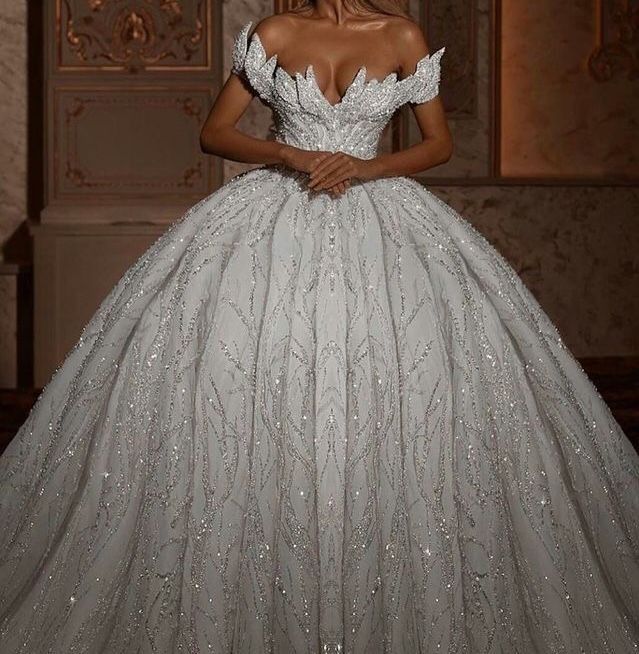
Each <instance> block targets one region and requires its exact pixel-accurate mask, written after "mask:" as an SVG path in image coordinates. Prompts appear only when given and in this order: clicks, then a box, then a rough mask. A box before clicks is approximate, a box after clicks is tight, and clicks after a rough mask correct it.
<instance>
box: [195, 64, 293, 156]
mask: <svg viewBox="0 0 639 654" xmlns="http://www.w3.org/2000/svg"><path fill="white" fill-rule="evenodd" d="M252 99H253V93H252V92H251V90H250V89H249V88H248V85H247V84H246V82H244V81H243V80H242V79H240V77H239V76H237V75H235V74H233V73H232V74H231V75H230V76H229V78H228V80H227V81H226V83H225V84H224V86H223V87H222V90H221V91H220V93H219V95H218V96H217V98H216V100H215V103H214V104H213V107H212V108H211V111H210V112H209V115H208V117H207V118H206V121H205V122H204V125H203V127H202V131H201V133H200V147H201V149H202V152H205V153H207V154H214V155H217V156H219V157H224V158H225V159H232V160H233V161H242V162H244V163H257V164H271V163H275V164H283V163H284V150H285V148H286V147H287V146H286V145H285V144H283V143H278V142H277V141H268V140H266V139H259V138H254V137H252V136H248V135H247V134H244V133H243V132H241V131H240V130H239V129H237V127H236V124H237V122H238V121H239V119H240V118H241V117H242V115H243V114H244V112H245V111H246V109H247V108H248V106H249V104H250V103H251V100H252Z"/></svg>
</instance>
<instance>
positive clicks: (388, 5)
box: [293, 0, 410, 17]
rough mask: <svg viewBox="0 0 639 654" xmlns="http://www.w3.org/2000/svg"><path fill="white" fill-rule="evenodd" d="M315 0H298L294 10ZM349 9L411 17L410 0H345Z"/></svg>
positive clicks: (301, 8)
mask: <svg viewBox="0 0 639 654" xmlns="http://www.w3.org/2000/svg"><path fill="white" fill-rule="evenodd" d="M314 4H315V3H314V1H313V0H298V3H297V5H296V6H295V8H294V9H293V11H303V10H304V9H308V8H309V7H312V6H313V5H314ZM344 5H345V6H346V8H347V9H349V10H351V11H353V12H354V13H368V12H372V13H377V14H388V15H390V16H404V17H409V16H410V14H409V11H408V0H344Z"/></svg>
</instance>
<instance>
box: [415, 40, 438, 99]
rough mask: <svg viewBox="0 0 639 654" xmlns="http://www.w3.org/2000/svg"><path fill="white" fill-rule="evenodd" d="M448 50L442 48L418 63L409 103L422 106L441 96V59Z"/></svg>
mask: <svg viewBox="0 0 639 654" xmlns="http://www.w3.org/2000/svg"><path fill="white" fill-rule="evenodd" d="M445 50H446V48H445V47H443V48H440V49H439V50H437V52H435V53H433V54H428V55H426V56H425V57H423V58H422V59H420V60H419V61H418V62H417V67H416V69H415V72H414V73H413V74H412V75H411V76H410V77H411V78H412V83H411V84H410V91H409V93H408V95H407V101H408V102H412V103H415V104H421V103H423V102H428V101H429V100H432V99H433V98H434V97H436V96H437V95H438V94H439V81H440V79H441V58H442V56H443V54H444V51H445Z"/></svg>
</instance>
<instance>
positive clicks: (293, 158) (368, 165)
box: [282, 146, 374, 197]
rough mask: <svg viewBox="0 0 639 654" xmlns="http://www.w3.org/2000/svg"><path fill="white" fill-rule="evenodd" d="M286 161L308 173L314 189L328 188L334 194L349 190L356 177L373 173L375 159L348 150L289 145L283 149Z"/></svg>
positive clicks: (336, 195) (371, 175)
mask: <svg viewBox="0 0 639 654" xmlns="http://www.w3.org/2000/svg"><path fill="white" fill-rule="evenodd" d="M282 159H283V161H284V164H285V165H286V166H288V167H289V168H293V169H294V170H297V171H301V172H305V173H308V176H309V179H308V187H309V188H310V189H311V190H313V191H318V192H319V191H327V192H328V193H330V194H331V195H332V196H333V197H338V196H340V195H342V194H343V193H345V192H346V190H347V189H348V188H349V187H350V185H351V180H352V179H353V178H356V179H360V180H366V179H372V178H373V176H374V172H373V171H374V162H373V160H371V159H359V158H357V157H353V156H351V155H350V154H346V153H345V152H326V151H323V150H301V149H299V148H295V147H292V146H288V147H287V148H286V149H285V150H284V153H283V156H282Z"/></svg>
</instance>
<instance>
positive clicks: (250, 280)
mask: <svg viewBox="0 0 639 654" xmlns="http://www.w3.org/2000/svg"><path fill="white" fill-rule="evenodd" d="M0 493H1V494H0V519H1V523H2V530H0V651H2V652H3V654H16V653H18V652H20V653H24V654H39V653H45V652H46V653H56V654H57V653H65V654H67V653H72V652H73V653H76V652H78V653H79V652H82V653H86V654H96V653H98V652H105V653H109V654H111V653H113V654H115V653H118V654H120V653H129V652H131V653H133V652H135V653H141V654H142V653H144V654H146V653H151V652H160V653H167V654H168V653H172V652H188V653H203V652H207V653H209V652H214V653H217V654H231V653H233V654H239V653H243V654H261V653H267V652H268V653H276V654H280V653H281V654H301V653H305V654H317V653H319V652H322V653H326V652H343V653H346V652H348V653H353V654H360V653H361V654H364V653H366V654H374V653H379V654H382V653H384V654H386V653H392V654H404V653H406V654H413V653H418V652H419V653H424V654H431V653H433V654H434V653H435V652H437V653H441V652H449V653H453V652H455V653H457V652H460V653H461V652H464V653H468V654H480V653H486V654H488V653H490V654H492V653H495V654H496V653H504V654H506V653H508V654H513V653H520V654H530V653H531V652H540V653H546V652H553V653H554V652H565V653H567V654H573V653H576V652H584V653H588V654H593V653H606V652H610V653H615V654H620V653H625V652H635V651H637V647H638V642H639V621H638V616H639V527H638V522H637V520H638V518H639V456H638V455H637V453H636V452H635V450H634V449H633V447H632V445H631V443H630V442H629V440H628V439H627V437H626V436H625V435H624V433H623V432H622V430H621V429H620V427H619V425H618V424H617V423H616V422H615V420H614V418H613V417H612V415H611V413H610V411H609V409H608V407H607V406H606V404H605V403H604V401H603V400H602V398H601V396H600V394H599V393H598V392H597V390H596V389H595V387H594V386H593V385H592V383H591V382H590V380H589V379H588V377H587V376H586V374H585V373H584V371H583V369H582V368H581V366H580V364H579V363H578V362H577V361H576V359H575V358H574V357H573V356H572V354H571V353H570V352H569V350H568V349H567V348H566V346H565V345H564V343H563V342H562V340H561V337H560V335H559V333H558V331H557V330H556V328H555V327H554V326H553V324H552V323H551V321H550V320H549V318H548V317H547V315H546V314H545V313H544V312H543V311H542V309H541V308H540V306H539V304H538V303H537V301H536V300H535V298H534V297H533V296H532V294H531V293H530V292H529V291H528V290H527V289H526V287H525V286H524V284H523V283H522V281H521V280H520V278H519V277H518V276H517V275H516V273H515V271H514V270H513V269H512V268H511V267H510V265H509V264H508V263H507V262H506V260H505V259H504V258H503V257H502V256H501V255H500V254H499V253H498V252H497V251H496V250H495V249H494V248H493V247H492V246H491V245H490V244H489V243H488V241H486V239H484V237H483V236H481V234H479V232H477V231H476V230H475V229H474V228H473V227H472V226H471V225H470V224H469V223H468V222H467V221H465V220H464V219H463V218H462V217H461V216H460V215H459V214H457V213H456V212H455V211H454V210H453V209H452V208H451V207H450V206H448V205H447V204H446V203H444V202H443V201H441V200H440V199H438V198H437V197H436V196H435V195H434V194H432V193H431V192H430V191H429V190H428V189H426V188H424V187H423V186H421V185H420V184H418V183H417V182H416V181H414V180H410V179H407V178H403V177H400V178H390V179H385V180H377V181H372V182H364V183H357V184H354V185H353V187H352V188H351V189H349V190H348V192H347V193H346V194H345V195H343V196H341V197H339V198H338V199H332V198H330V197H329V196H328V195H327V194H324V193H319V194H318V193H313V192H311V191H309V190H308V189H307V188H306V185H305V183H304V182H303V179H302V176H300V175H296V174H294V173H290V172H286V171H285V170H284V169H281V168H279V167H277V166H272V167H266V168H261V169H257V170H254V171H250V172H248V173H244V174H242V175H239V176H237V177H235V178H234V179H233V180H231V182H230V183H228V184H227V185H225V186H224V187H222V188H221V189H220V190H218V191H216V192H215V193H213V194H212V195H210V196H209V197H207V198H205V199H204V200H202V201H201V202H199V203H198V204H197V205H195V206H194V207H192V208H191V209H190V210H189V211H188V212H187V213H186V214H185V215H184V216H183V217H182V219H181V220H179V221H178V222H176V223H175V224H174V225H173V226H172V227H171V228H169V230H168V231H167V232H166V233H165V234H164V235H163V236H162V237H160V239H159V240H158V241H156V243H155V244H153V245H152V246H151V247H150V248H149V249H148V250H147V252H146V253H145V254H144V255H143V256H142V257H141V258H140V259H139V260H138V261H137V262H136V263H135V264H134V265H133V266H132V267H131V268H130V269H129V270H128V271H127V272H126V274H125V275H124V276H123V277H122V279H121V280H120V281H119V283H118V284H117V285H116V286H115V287H114V288H113V290H112V291H111V293H110V294H109V295H108V297H106V298H105V300H104V301H103V303H102V305H101V306H100V308H99V309H98V311H97V312H96V313H95V315H94V316H93V318H92V319H91V321H90V322H89V323H88V325H87V326H86V328H85V329H84V332H83V334H82V336H81V338H80V340H79V341H78V343H77V344H76V346H75V347H74V348H73V350H72V351H71V352H70V353H69V354H68V356H67V358H66V359H65V361H64V363H63V365H62V366H61V367H60V368H59V369H58V370H57V372H56V374H55V375H54V376H53V378H52V380H51V381H50V383H49V384H48V385H47V386H46V388H45V389H44V390H43V392H42V394H41V396H40V397H39V399H38V401H37V403H36V405H35V406H34V408H33V410H32V411H31V413H30V415H29V417H28V419H27V421H26V422H25V424H24V425H23V426H22V428H21V429H20V431H19V433H18V434H17V436H16V438H15V439H14V440H13V441H12V442H11V443H10V445H9V446H8V448H7V450H6V451H5V453H4V455H3V456H2V457H1V458H0Z"/></svg>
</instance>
